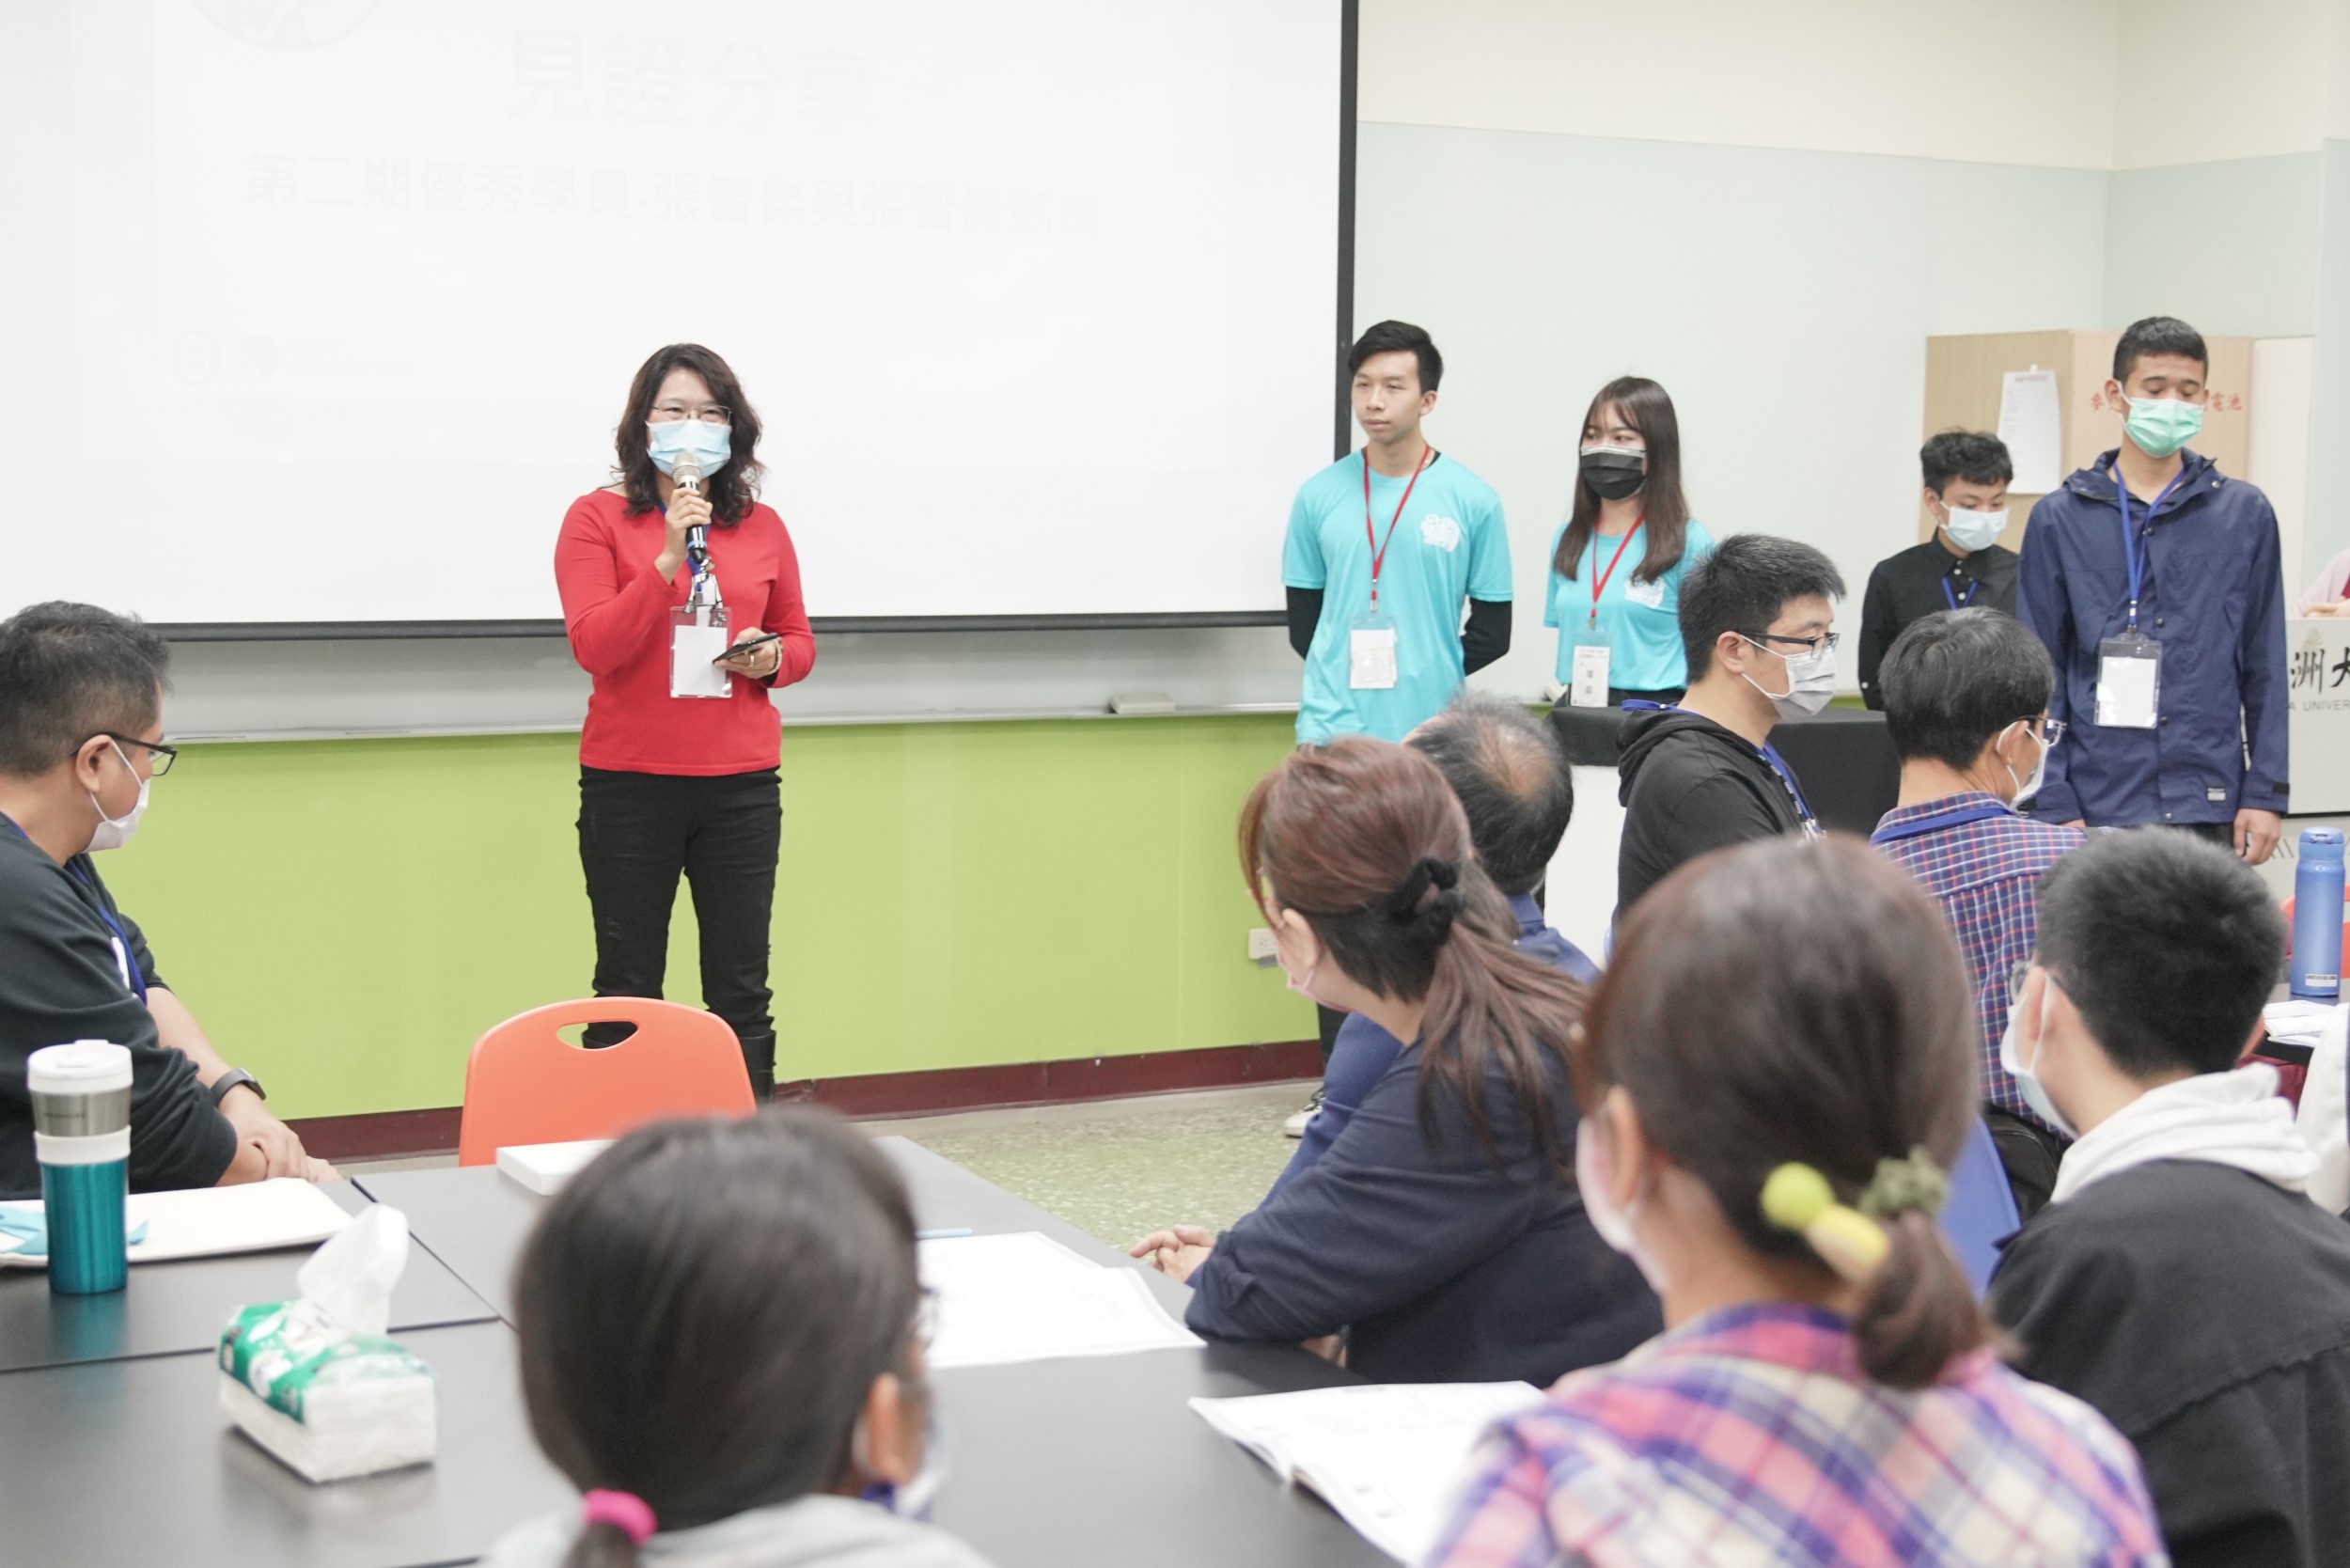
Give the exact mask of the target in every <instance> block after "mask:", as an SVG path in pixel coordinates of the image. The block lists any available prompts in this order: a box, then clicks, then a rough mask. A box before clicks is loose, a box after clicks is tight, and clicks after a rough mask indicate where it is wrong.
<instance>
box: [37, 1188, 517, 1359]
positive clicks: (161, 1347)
mask: <svg viewBox="0 0 2350 1568" xmlns="http://www.w3.org/2000/svg"><path fill="white" fill-rule="evenodd" d="M324 1190H325V1191H326V1192H327V1193H328V1194H329V1195H330V1196H331V1197H333V1198H334V1200H335V1201H337V1203H339V1204H341V1205H342V1206H343V1207H344V1208H345V1209H346V1210H348V1211H350V1212H351V1213H352V1214H356V1213H357V1212H358V1211H359V1210H360V1209H361V1208H363V1207H365V1206H366V1204H367V1201H368V1200H367V1198H366V1196H365V1195H364V1194H362V1193H361V1192H360V1191H359V1190H358V1189H357V1188H356V1187H354V1186H352V1184H350V1183H348V1182H336V1183H332V1184H329V1185H327V1186H326V1187H325V1189H324ZM314 1250H315V1248H312V1247H295V1248H290V1249H288V1250H285V1251H279V1252H246V1253H240V1254H238V1255H236V1256H234V1257H227V1258H186V1259H181V1260H180V1261H178V1262H168V1263H133V1264H132V1265H131V1273H130V1283H129V1284H127V1285H126V1286H124V1287H123V1288H122V1289H121V1290H118V1291H110V1292H108V1293H107V1294H104V1295H55V1294H51V1292H50V1289H49V1276H48V1275H47V1274H46V1273H45V1272H43V1271H42V1270H39V1269H20V1268H10V1269H0V1372H17V1371H20V1370H23V1369H24V1368H28V1367H53V1366H59V1365H63V1364H66V1363H70V1362H74V1361H114V1360H122V1359H127V1358H130V1357H133V1356H172V1355H182V1354H186V1353H188V1352H192V1351H200V1352H204V1353H206V1354H210V1353H211V1350H212V1349H213V1347H214V1346H216V1345H217V1344H218V1343H219V1342H220V1331H221V1328H222V1326H223V1325H226V1324H227V1321H228V1314H229V1313H231V1312H233V1311H235V1310H236V1309H238V1308H240V1307H243V1306H248V1305H250V1304H251V1303H253V1302H257V1301H283V1300H285V1299H286V1298H288V1297H289V1296H292V1295H296V1294H300V1293H299V1292H297V1291H296V1290H295V1288H294V1275H295V1273H296V1272H297V1271H298V1270H300V1268H301V1267H302V1265H303V1264H304V1263H305V1262H308V1261H309V1258H310V1254H311V1252H312V1251H314ZM497 1316H498V1314H497V1312H496V1310H495V1309H493V1307H492V1306H491V1305H490V1304H489V1303H487V1302H485V1301H483V1300H482V1299H481V1298H480V1297H479V1296H478V1295H476V1294H474V1293H473V1292H471V1291H469V1290H467V1289H466V1288H465V1287H464V1286H463V1285H462V1283H460V1282H459V1280H458V1278H457V1276H456V1275H455V1274H452V1273H451V1272H450V1271H449V1270H448V1269H446V1268H445V1267H443V1266H442V1264H441V1262H440V1261H439V1260H438V1259H436V1258H434V1257H433V1256H432V1255H431V1253H429V1252H427V1251H426V1250H425V1249H424V1248H423V1247H410V1248H409V1249H408V1268H407V1271H406V1272H405V1273H404V1274H402V1275H401V1276H400V1280H399V1286H398V1287H397V1288H396V1289H395V1290H394V1291H393V1293H392V1329H393V1331H394V1332H395V1333H399V1332H402V1331H404V1330H407V1329H412V1328H431V1327H439V1326H441V1325H446V1324H459V1323H493V1322H495V1321H496V1320H497Z"/></svg>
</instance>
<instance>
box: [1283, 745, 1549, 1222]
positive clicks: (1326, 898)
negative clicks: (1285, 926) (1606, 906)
mask: <svg viewBox="0 0 2350 1568" xmlns="http://www.w3.org/2000/svg"><path fill="white" fill-rule="evenodd" d="M1240 863H1241V872H1242V874H1243V875H1244V876H1246V878H1247V880H1248V886H1249V890H1250V892H1251V893H1253V894H1254V895H1255V897H1256V899H1257V903H1258V907H1259V908H1261V909H1264V910H1265V911H1266V914H1267V917H1271V913H1272V911H1271V908H1270V906H1269V905H1268V903H1267V900H1268V899H1270V901H1271V902H1272V903H1274V904H1278V905H1279V906H1281V907H1282V908H1285V909H1293V910H1295V911H1297V913H1298V914H1299V915H1301V916H1303V917H1305V920H1306V923H1307V924H1308V926H1309V927H1311V928H1312V930H1313V933H1314V935H1315V937H1316V938H1317V939H1318V940H1320V942H1321V943H1322V945H1323V946H1324V948H1326V949H1329V954H1330V961H1331V962H1332V963H1334V964H1337V965H1338V966H1339V968H1340V969H1341V970H1342V971H1344V972H1345V974H1346V977H1347V978H1348V979H1349V980H1353V981H1354V982H1355V984H1357V985H1360V986H1363V987H1365V988H1366V989H1368V990H1371V991H1373V992H1376V993H1377V994H1379V995H1380V996H1391V997H1394V998H1396V999H1398V1000H1401V1001H1406V1002H1416V1001H1419V1000H1421V999H1422V998H1425V999H1426V1001H1427V1009H1426V1011H1425V1012H1424V1013H1423V1014H1422V1016H1421V1022H1420V1041H1421V1043H1422V1044H1423V1047H1424V1048H1423V1051H1422V1054H1421V1057H1420V1077H1419V1087H1420V1117H1421V1123H1422V1125H1423V1126H1428V1125H1432V1124H1433V1121H1432V1119H1433V1115H1434V1112H1433V1104H1434V1099H1433V1097H1434V1092H1435V1091H1436V1090H1437V1089H1438V1088H1440V1087H1441V1088H1443V1089H1445V1090H1449V1092H1451V1093H1453V1094H1456V1095H1458V1096H1459V1098H1460V1100H1461V1102H1462V1104H1463V1105H1464V1106H1465V1108H1466V1110H1467V1113H1468V1117H1469V1124H1470V1125H1471V1126H1472V1127H1474V1128H1475V1129H1476V1132H1477V1138H1478V1142H1479V1144H1480V1145H1481V1148H1482V1149H1483V1152H1484V1153H1485V1155H1486V1157H1487V1158H1489V1159H1494V1160H1496V1161H1497V1160H1498V1159H1499V1154H1498V1152H1497V1143H1496V1139H1495V1137H1494V1130H1493V1121H1492V1113H1491V1110H1490V1108H1489V1096H1488V1091H1487V1087H1486V1082H1485V1079H1486V1074H1487V1073H1488V1072H1489V1071H1491V1070H1493V1069H1494V1068H1496V1067H1498V1069H1499V1071H1500V1073H1501V1074H1502V1076H1503V1077H1504V1079H1506V1080H1507V1082H1508V1083H1509V1085H1510V1088H1511V1089H1512V1091H1513V1097H1514V1098H1515V1100H1516V1101H1517V1104H1518V1105H1519V1106H1520V1108H1521V1110H1522V1112H1523V1114H1524V1116H1525V1118H1526V1121H1527V1122H1528V1127H1529V1129H1530V1131H1531V1136H1532V1140H1533V1144H1534V1147H1535V1148H1536V1149H1537V1150H1539V1151H1540V1152H1541V1153H1542V1154H1543V1158H1544V1159H1546V1160H1547V1161H1548V1162H1549V1163H1550V1165H1551V1168H1553V1169H1554V1170H1556V1171H1558V1172H1559V1174H1560V1175H1561V1176H1563V1177H1566V1178H1568V1179H1570V1180H1571V1179H1572V1178H1573V1172H1574V1164H1573V1153H1572V1152H1571V1151H1570V1150H1569V1148H1568V1147H1567V1146H1566V1144H1565V1142H1564V1141H1563V1140H1562V1139H1561V1138H1560V1137H1559V1134H1558V1128H1557V1125H1556V1123H1555V1121H1554V1115H1553V1111H1554V1105H1553V1101H1554V1096H1553V1095H1552V1092H1551V1082H1550V1080H1551V1073H1552V1071H1553V1069H1554V1065H1563V1063H1564V1061H1565V1051H1564V1043H1565V1041H1566V1039H1567V1037H1568V1034H1569V1031H1571V1030H1572V1029H1573V1028H1574V1027H1575V1023H1576V1022H1577V1020H1579V1019H1580V1018H1581V1017H1582V1014H1583V1000H1584V993H1583V988H1582V987H1581V986H1579V985H1577V984H1575V981H1573V980H1569V979H1568V978H1567V977H1566V976H1564V975H1562V974H1560V973H1559V971H1558V970H1557V969H1555V968H1553V967H1551V966H1550V965H1549V964H1543V963H1540V962H1538V961H1536V960H1534V959H1531V958H1528V957H1527V956H1526V955H1525V954H1523V953H1521V952H1519V951H1518V950H1517V947H1516V939H1517V930H1518V928H1517V920H1516V918H1515V917H1513V916H1512V914H1511V913H1510V904H1509V901H1508V900H1507V899H1506V898H1504V897H1503V896H1502V894H1501V892H1500V890H1499V889H1497V888H1496V887H1495V886H1494V885H1493V882H1492V881H1491V880H1490V879H1489V878H1488V877H1487V876H1486V875H1485V873H1484V871H1483V870H1482V869H1481V868H1480V867H1479V865H1478V864H1477V858H1476V856H1475V855H1474V854H1473V853H1472V851H1471V849H1470V845H1469V831H1468V819H1467V817H1466V816H1465V814H1464V813H1463V812H1462V809H1461V803H1460V802H1459V801H1457V800H1455V799H1454V798H1453V795H1452V792H1451V791H1450V790H1449V789H1448V788H1447V787H1446V785H1445V781H1444V775H1443V774H1441V773H1439V772H1438V771H1437V770H1436V765H1435V763H1434V762H1432V761H1430V760H1428V759H1427V758H1426V757H1424V756H1422V755H1420V754H1419V753H1418V752H1417V751H1414V750H1412V749H1411V748H1409V747H1407V746H1400V745H1392V744H1390V743H1389V742H1387V741H1378V740H1371V739H1370V738H1368V737H1365V736H1360V735H1350V736H1347V737H1345V738H1343V739H1340V740H1337V741H1333V742H1331V743H1330V744H1329V745H1320V746H1301V747H1300V748H1298V749H1297V750H1295V751H1293V752H1292V753H1290V755H1289V757H1288V758H1287V759H1286V760H1283V761H1282V763H1281V765H1280V766H1279V767H1277V768H1275V769H1274V770H1273V771H1272V772H1271V773H1269V774H1267V775H1265V776H1264V777H1263V778H1261V779H1260V780H1259V781H1258V784H1257V787H1256V788H1255V789H1254V790H1252V791H1251V792H1249V795H1248V802H1247V804H1246V805H1245V806H1243V807H1242V808H1241V814H1240ZM1410 1043H1411V1042H1409V1041H1406V1042H1405V1044H1407V1045H1408V1044H1410ZM1545 1058H1548V1060H1547V1062H1546V1061H1545Z"/></svg>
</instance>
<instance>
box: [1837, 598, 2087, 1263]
mask: <svg viewBox="0 0 2350 1568" xmlns="http://www.w3.org/2000/svg"><path fill="white" fill-rule="evenodd" d="M1883 677H1884V678H1883V682H1882V685H1883V692H1884V698H1885V723H1886V729H1888V731H1890V733H1891V734H1892V737H1893V749H1894V750H1895V751H1896V752H1898V753H1899V754H1900V755H1901V760H1902V792H1901V799H1900V803H1899V804H1898V805H1896V806H1895V807H1894V808H1893V809H1892V810H1890V811H1888V812H1887V813H1886V814H1885V820H1884V821H1883V822H1881V823H1878V824H1877V830H1876V832H1875V833H1874V834H1872V835H1871V839H1870V841H1871V842H1872V843H1874V844H1875V845H1876V846H1877V847H1878V848H1879V849H1881V850H1883V851H1884V852H1885V854H1886V855H1888V857H1889V858H1890V859H1891V860H1892V861H1893V862H1894V864H1896V865H1898V866H1900V867H1901V868H1902V869H1903V870H1905V871H1907V872H1908V873H1909V874H1910V875H1911V876H1914V877H1916V878H1917V879H1918V882H1919V886H1922V887H1924V888H1925V890H1926V891H1927V892H1929V893H1931V894H1933V895H1934V896H1935V899H1937V900H1939V901H1940V902H1941V904H1942V913H1943V914H1944V915H1945V916H1947V917H1949V918H1950V922H1951V930H1952V931H1954V932H1956V933H1958V950H1959V953H1960V955H1961V956H1962V957H1964V958H1965V959H1966V983H1967V984H1968V985H1969V986H1970V987H1972V988H1973V991H1974V994H1975V1017H1976V1019H1977V1021H1978V1023H1979V1024H1980V1026H1981V1028H1982V1049H1981V1051H1980V1053H1979V1055H1980V1058H1981V1059H1980V1061H1979V1062H1978V1063H1977V1074H1978V1077H1979V1079H1980V1085H1981V1087H1980V1090H1979V1091H1980V1093H1981V1094H1982V1105H1983V1116H1984V1119H1985V1120H1986V1121H1989V1123H1990V1125H1991V1137H1992V1139H1993V1141H1994V1142H1996V1143H1997V1144H1998V1148H1999V1161H2000V1163H2001V1164H2002V1165H2003V1166H2005V1167H2006V1168H2007V1177H2008V1184H2009V1185H2010V1186H2011V1187H2013V1189H2014V1192H2015V1206H2016V1209H2017V1211H2018V1212H2019V1213H2021V1214H2022V1215H2023V1216H2024V1218H2026V1219H2029V1218H2030V1217H2031V1216H2032V1215H2033V1214H2035V1213H2036V1212H2038V1210H2039V1208H2040V1206H2041V1205H2042V1204H2043V1203H2045V1202H2046V1201H2047V1200H2048V1192H2049V1189H2051V1188H2052V1187H2054V1186H2055V1185H2056V1168H2057V1161H2058V1160H2059V1159H2060V1158H2061V1157H2062V1156H2063V1153H2064V1145H2065V1143H2066V1142H2067V1141H2068V1140H2067V1139H2066V1137H2065V1136H2064V1135H2063V1133H2061V1132H2060V1131H2059V1130H2058V1128H2057V1126H2056V1124H2055V1119H2054V1118H2053V1117H2051V1116H2049V1115H2048V1114H2047V1113H2045V1111H2041V1110H2037V1109H2035V1108H2033V1106H2032V1104H2031V1102H2030V1100H2029V1098H2027V1097H2026V1095H2025V1092H2024V1090H2023V1088H2022V1087H2021V1086H2020V1085H2019V1084H2017V1083H2016V1081H2015V1078H2014V1077H2013V1074H2010V1073H2009V1072H2008V1071H2007V1069H2006V1068H2004V1067H2002V1066H2000V1065H1999V1046H2000V1043H2001V1041H2002V1040H2003V1039H2004V1037H2005V1036H2006V1034H2007V1008H2008V980H2009V977H2010V976H2011V975H2013V973H2014V970H2015V966H2016V965H2017V964H2021V963H2023V962H2024V961H2025V960H2026V959H2028V958H2029V957H2031V950H2032V936H2033V933H2034V930H2035V927H2034V925H2033V920H2032V888H2033V886H2035V885H2036V884H2037V883H2038V882H2039V881H2040V873H2041V872H2043V871H2045V870H2047V869H2048V868H2049V867H2050V866H2053V865H2055V864H2056V863H2057V861H2058V860H2059V859H2060V858H2062V857H2063V856H2065V855H2070V854H2072V853H2073V852H2074V851H2075V850H2076V849H2078V848H2080V846H2081V840H2082V839H2083V837H2084V835H2083V833H2082V832H2081V830H2080V829H2079V828H2077V827H2067V826H2063V825H2061V824H2060V823H2044V822H2035V821H2033V820H2032V819H2031V818H2029V817H2025V816H2020V815H2018V814H2017V812H2016V807H2017V805H2018V804H2019V803H2022V802H2026V801H2029V799H2030V798H2031V796H2032V792H2034V791H2035V790H2037V789H2038V788H2039V786H2040V776H2041V775H2042V774H2043V773H2044V772H2045V771H2046V769H2047V759H2048V753H2049V751H2050V750H2051V749H2052V748H2053V747H2054V746H2055V745H2056V744H2057V742H2058V741H2059V739H2060V738H2061V736H2062V735H2063V733H2064V726H2062V725H2060V724H2051V723H2050V722H2049V721H2048V694H2049V692H2050V691H2052V690H2053V689H2054V688H2055V685H2056V671H2055V670H2054V669H2053V668H2052V667H2050V666H2049V664H2048V651H2047V650H2046V649H2045V648H2044V647H2042V646H2041V642H2040V639H2039V638H2038V637H2035V636H2033V635H2031V633H2030V631H2029V629H2027V628H2026V627H2025V625H2024V623H2023V622H2022V621H2020V620H2017V619H2014V618H2013V617H2011V616H2007V615H2003V614H2001V613H2000V612H1999V611H1998V610H1989V609H1966V610H1956V611H1952V610H1942V611H1939V612H1937V613H1935V614H1934V615H1930V616H1927V617H1926V618H1925V619H1922V620H1919V621H1918V622H1917V623H1916V624H1915V625H1913V626H1911V627H1910V628H1909V630H1908V631H1906V632H1904V633H1903V634H1902V635H1901V637H1900V640H1898V641H1897V642H1895V643H1894V644H1893V647H1892V651H1890V652H1888V654H1887V655H1886V659H1885V666H1884V670H1883Z"/></svg>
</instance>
